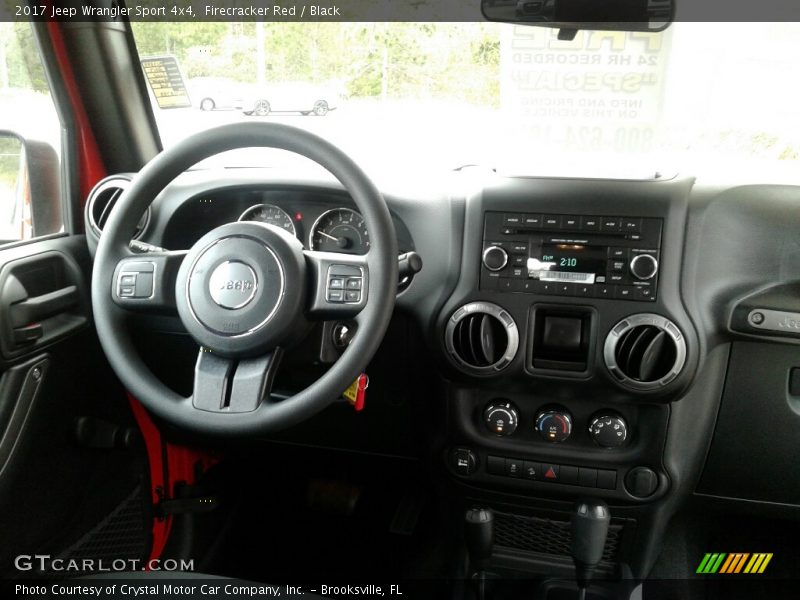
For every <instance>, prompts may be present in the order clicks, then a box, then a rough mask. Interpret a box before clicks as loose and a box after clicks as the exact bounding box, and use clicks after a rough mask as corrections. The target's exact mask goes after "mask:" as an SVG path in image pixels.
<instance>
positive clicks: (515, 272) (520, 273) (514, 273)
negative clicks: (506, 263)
mask: <svg viewBox="0 0 800 600" xmlns="http://www.w3.org/2000/svg"><path fill="white" fill-rule="evenodd" d="M527 276H528V269H526V268H524V267H512V268H511V277H516V278H520V277H527Z"/></svg>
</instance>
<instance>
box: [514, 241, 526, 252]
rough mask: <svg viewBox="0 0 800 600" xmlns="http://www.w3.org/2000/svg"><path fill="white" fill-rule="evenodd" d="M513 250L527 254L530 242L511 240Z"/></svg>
mask: <svg viewBox="0 0 800 600" xmlns="http://www.w3.org/2000/svg"><path fill="white" fill-rule="evenodd" d="M511 252H519V253H520V254H527V253H528V244H527V243H526V242H511Z"/></svg>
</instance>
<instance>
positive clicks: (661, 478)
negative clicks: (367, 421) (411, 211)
mask: <svg viewBox="0 0 800 600" xmlns="http://www.w3.org/2000/svg"><path fill="white" fill-rule="evenodd" d="M687 185H688V184H687V182H671V183H665V184H664V185H661V184H658V183H653V182H611V181H605V182H600V181H581V180H537V179H528V180H525V179H519V180H514V179H507V180H504V181H501V182H497V184H496V185H489V186H488V187H486V188H484V189H482V190H481V191H480V192H479V193H476V194H475V195H474V196H472V197H470V198H468V199H467V202H466V211H465V227H464V236H465V239H464V255H463V263H462V268H461V276H460V279H459V282H458V284H457V286H456V289H455V291H454V293H453V294H452V296H451V297H450V298H449V299H448V301H447V302H445V305H444V307H443V309H442V311H441V317H440V321H439V329H438V332H439V333H438V335H439V336H441V337H440V340H441V348H442V350H443V354H444V356H445V357H446V362H447V363H448V364H449V365H450V367H451V368H450V372H451V377H449V378H448V381H447V382H446V384H445V386H444V390H443V391H444V396H445V397H446V411H447V424H448V425H447V434H446V435H447V442H446V445H445V447H443V449H442V451H443V453H442V459H443V463H444V465H445V468H446V469H447V471H448V472H449V473H450V475H451V477H452V479H453V481H454V484H455V485H456V489H458V490H459V491H458V492H457V495H459V496H460V497H461V499H462V500H464V502H465V503H466V504H465V505H466V506H469V505H470V503H472V504H480V505H482V506H488V507H490V508H493V509H494V510H495V511H496V513H497V515H498V531H499V532H500V535H501V537H502V540H501V542H500V544H499V545H500V547H506V548H507V549H513V550H516V551H519V552H522V553H523V554H525V553H532V555H536V556H538V557H539V558H538V559H537V560H543V559H542V556H540V555H544V556H549V557H550V558H552V559H553V560H555V561H556V562H558V560H560V558H559V557H561V558H563V557H564V556H566V546H563V545H562V546H559V545H558V544H554V545H553V546H552V547H550V548H549V549H548V547H546V545H545V546H542V545H541V543H540V541H541V539H543V538H551V539H554V538H559V536H562V535H563V532H564V531H566V529H565V527H567V526H566V525H565V523H566V522H567V520H568V515H569V514H570V511H571V510H572V505H573V503H574V501H575V500H576V499H577V498H579V497H585V496H591V497H595V498H598V499H603V500H605V501H606V502H607V503H608V504H609V505H610V506H611V514H612V521H611V529H610V531H611V534H610V535H609V540H610V541H609V542H607V543H608V544H611V545H612V546H613V547H612V546H609V547H607V548H606V554H605V555H604V556H605V557H606V558H605V559H604V560H605V564H606V566H607V567H608V566H610V565H611V564H613V563H615V562H619V561H620V560H623V559H624V558H625V555H626V553H627V552H630V551H631V546H629V543H632V542H631V541H630V540H632V539H633V537H635V535H637V534H636V531H637V529H638V528H639V527H641V525H642V523H644V522H645V521H646V520H647V519H648V518H649V516H650V515H652V514H653V511H652V510H651V509H649V508H648V507H650V506H657V505H658V503H659V502H660V501H662V500H663V499H665V498H666V497H668V496H669V494H670V491H671V489H673V487H674V486H675V485H676V481H675V479H674V477H675V476H674V474H673V473H670V472H669V470H668V469H667V468H666V467H665V461H664V456H663V451H664V447H665V444H666V440H667V436H668V429H669V418H670V408H669V406H670V403H671V402H673V401H675V400H676V399H679V398H680V395H681V393H682V391H684V390H685V389H686V387H687V385H688V382H689V381H690V380H691V378H692V376H693V372H694V369H695V367H696V344H695V343H694V331H693V328H692V326H691V322H690V321H689V319H688V317H687V315H686V313H685V311H684V309H683V306H682V301H681V299H680V293H679V289H680V249H681V247H682V236H683V223H684V215H683V214H682V213H681V211H682V210H683V209H684V207H685V199H686V197H687V189H688V188H687ZM525 531H528V532H529V533H530V532H536V533H535V534H534V533H530V535H528V534H525V535H522V534H519V535H516V534H515V532H525ZM564 539H568V538H564ZM537 540H539V541H537ZM551 554H552V556H550V555H551ZM514 556H515V557H516V559H519V556H520V555H519V553H517V554H515V555H514ZM516 559H515V560H516ZM547 560H549V559H547ZM645 560H646V559H644V558H643V559H642V561H645ZM644 568H646V566H645V565H643V564H642V565H639V566H637V568H636V569H634V571H637V570H641V569H644Z"/></svg>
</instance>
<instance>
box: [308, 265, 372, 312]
mask: <svg viewBox="0 0 800 600" xmlns="http://www.w3.org/2000/svg"><path fill="white" fill-rule="evenodd" d="M303 254H304V255H305V258H306V264H307V265H308V270H309V293H308V298H309V306H308V315H309V317H310V318H313V319H320V320H328V319H347V318H353V317H355V316H356V315H358V313H360V312H361V310H362V309H363V308H364V306H366V303H367V295H368V290H369V268H368V267H367V257H366V256H358V255H353V254H338V253H335V252H317V251H311V250H305V251H303Z"/></svg>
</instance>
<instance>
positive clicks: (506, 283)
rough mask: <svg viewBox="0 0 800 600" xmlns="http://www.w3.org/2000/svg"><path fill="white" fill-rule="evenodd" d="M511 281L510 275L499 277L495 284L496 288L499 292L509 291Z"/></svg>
mask: <svg viewBox="0 0 800 600" xmlns="http://www.w3.org/2000/svg"><path fill="white" fill-rule="evenodd" d="M513 281H514V280H513V279H511V278H510V277H501V278H500V283H498V284H497V289H498V290H500V291H501V292H510V291H511V290H512V288H513Z"/></svg>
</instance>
